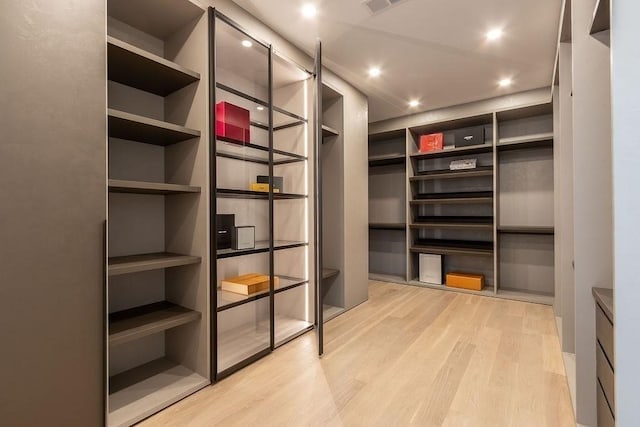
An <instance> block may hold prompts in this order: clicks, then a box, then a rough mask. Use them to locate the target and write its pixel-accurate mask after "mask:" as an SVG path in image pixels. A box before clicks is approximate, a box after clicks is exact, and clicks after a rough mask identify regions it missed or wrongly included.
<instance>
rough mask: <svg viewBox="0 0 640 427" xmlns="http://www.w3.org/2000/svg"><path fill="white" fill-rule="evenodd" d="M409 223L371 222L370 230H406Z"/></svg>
mask: <svg viewBox="0 0 640 427" xmlns="http://www.w3.org/2000/svg"><path fill="white" fill-rule="evenodd" d="M406 228H407V224H405V223H404V222H370V223H369V230H405V229H406Z"/></svg>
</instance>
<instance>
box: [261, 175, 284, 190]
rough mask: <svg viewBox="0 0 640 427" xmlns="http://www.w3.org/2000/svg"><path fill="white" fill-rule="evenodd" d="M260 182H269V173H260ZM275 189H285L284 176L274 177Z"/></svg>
mask: <svg viewBox="0 0 640 427" xmlns="http://www.w3.org/2000/svg"><path fill="white" fill-rule="evenodd" d="M257 183H258V184H268V183H269V176H267V175H258V178H257ZM273 189H274V190H278V191H279V192H280V193H282V192H283V191H284V177H281V176H274V177H273Z"/></svg>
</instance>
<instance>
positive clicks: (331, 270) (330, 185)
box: [320, 84, 346, 322]
mask: <svg viewBox="0 0 640 427" xmlns="http://www.w3.org/2000/svg"><path fill="white" fill-rule="evenodd" d="M321 95H322V120H323V124H322V148H321V156H322V158H321V162H320V164H321V167H322V172H321V176H322V189H323V191H322V222H323V224H322V263H323V272H322V273H323V274H322V284H321V287H320V289H321V297H322V302H323V313H324V314H323V320H324V321H325V322H326V321H328V320H331V319H332V318H334V317H336V316H338V315H339V314H341V313H343V312H344V311H345V285H346V284H345V275H344V245H343V242H344V217H343V215H344V180H345V177H344V132H343V129H344V97H343V96H342V95H341V94H340V93H339V92H338V91H336V90H334V89H332V88H331V87H329V86H327V85H326V84H323V85H322V94H321Z"/></svg>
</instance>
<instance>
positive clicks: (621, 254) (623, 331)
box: [611, 0, 640, 426]
mask: <svg viewBox="0 0 640 427" xmlns="http://www.w3.org/2000/svg"><path fill="white" fill-rule="evenodd" d="M638 16H640V3H639V2H638V1H637V0H615V1H613V2H612V18H611V20H612V27H611V28H612V30H611V53H612V69H611V89H612V93H611V95H612V106H611V107H612V112H613V123H612V125H613V126H612V127H613V169H614V171H615V173H614V176H613V192H614V196H615V198H614V206H613V208H614V215H615V217H614V220H615V229H614V235H615V247H614V251H615V253H616V257H615V265H614V269H615V292H614V300H615V301H614V302H615V343H614V345H615V351H614V353H615V359H616V360H615V368H616V379H615V387H616V390H615V396H616V404H615V406H616V423H617V425H619V426H631V425H637V424H638V419H639V417H640V407H638V391H639V389H640V387H639V385H640V367H639V366H638V357H639V355H640V334H638V325H640V310H638V307H640V287H638V240H640V228H639V227H638V218H639V217H640V199H639V198H638V182H640V170H639V169H638V167H637V160H638V158H640V144H638V142H640V141H639V140H638V117H640V107H639V106H638V97H640V81H639V80H638V69H640V45H639V44H638V40H639V39H640V34H639V30H640V29H639V27H638Z"/></svg>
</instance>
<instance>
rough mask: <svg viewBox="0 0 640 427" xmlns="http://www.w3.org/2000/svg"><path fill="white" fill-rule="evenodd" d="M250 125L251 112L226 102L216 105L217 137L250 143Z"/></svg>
mask: <svg viewBox="0 0 640 427" xmlns="http://www.w3.org/2000/svg"><path fill="white" fill-rule="evenodd" d="M249 123H250V120H249V110H245V109H244V108H241V107H238V106H237V105H233V104H230V103H228V102H224V101H223V102H218V103H217V104H216V136H219V137H223V138H229V139H232V140H234V142H238V143H240V144H245V143H248V142H249Z"/></svg>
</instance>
